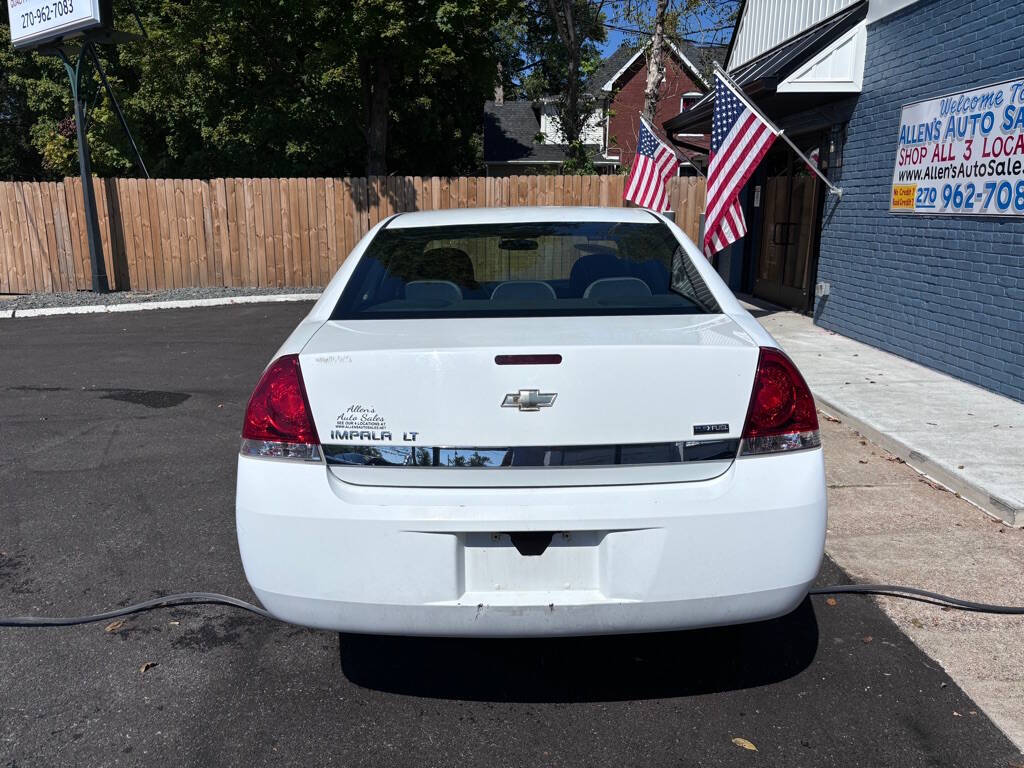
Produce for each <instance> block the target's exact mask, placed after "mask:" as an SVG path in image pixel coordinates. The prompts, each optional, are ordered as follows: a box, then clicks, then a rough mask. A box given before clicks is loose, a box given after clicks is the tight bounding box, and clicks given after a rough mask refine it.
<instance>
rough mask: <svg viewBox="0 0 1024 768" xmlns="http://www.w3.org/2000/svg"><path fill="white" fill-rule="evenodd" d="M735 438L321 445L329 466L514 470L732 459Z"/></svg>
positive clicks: (737, 440)
mask: <svg viewBox="0 0 1024 768" xmlns="http://www.w3.org/2000/svg"><path fill="white" fill-rule="evenodd" d="M739 446H740V441H739V439H738V438H736V439H726V440H721V439H719V440H684V441H680V442H676V443H627V444H623V445H565V446H514V447H509V448H455V447H448V446H444V447H442V446H419V445H417V446H413V445H329V444H325V445H323V446H322V448H323V454H324V459H325V460H326V461H327V463H328V464H332V465H340V466H346V467H416V468H419V469H422V468H430V469H434V468H436V469H517V468H523V467H529V468H538V467H541V468H545V469H547V468H550V469H559V468H572V469H579V468H583V467H607V466H645V465H653V464H662V465H664V464H681V463H691V462H701V461H723V460H730V461H731V460H732V459H735V458H736V455H737V453H738V452H739Z"/></svg>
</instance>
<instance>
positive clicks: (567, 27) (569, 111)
mask: <svg viewBox="0 0 1024 768" xmlns="http://www.w3.org/2000/svg"><path fill="white" fill-rule="evenodd" d="M572 4H573V0H548V7H549V8H550V9H551V15H552V16H553V17H554V19H555V27H556V28H557V29H558V36H559V37H560V38H562V43H564V45H565V49H566V52H567V54H568V56H569V81H568V83H567V90H566V94H565V108H564V110H563V111H562V115H561V120H560V122H561V123H562V124H561V126H559V127H560V128H561V129H562V136H563V138H564V139H565V142H566V144H570V145H571V144H574V143H576V142H578V141H579V140H580V133H582V130H583V121H582V120H580V93H579V76H580V46H579V41H578V40H577V36H576V22H575V20H574V19H573V7H572Z"/></svg>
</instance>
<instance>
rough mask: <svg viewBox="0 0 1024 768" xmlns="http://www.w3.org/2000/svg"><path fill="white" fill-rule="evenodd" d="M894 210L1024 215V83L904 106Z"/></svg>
mask: <svg viewBox="0 0 1024 768" xmlns="http://www.w3.org/2000/svg"><path fill="white" fill-rule="evenodd" d="M889 210H890V211H893V212H895V213H933V214H934V213H939V214H955V215H971V214H973V215H979V214H980V215H995V216H1024V78H1018V79H1016V80H1009V81H1007V82H1005V83H998V84H996V85H988V86H985V87H983V88H976V89H974V90H971V91H963V92H961V93H954V94H951V95H948V96H942V97H940V98H937V99H929V100H928V101H919V102H917V103H915V104H907V105H905V106H904V107H903V112H902V114H901V116H900V131H899V144H898V147H897V151H896V167H895V169H894V170H893V175H892V190H891V194H890V197H889Z"/></svg>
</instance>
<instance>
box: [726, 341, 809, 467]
mask: <svg viewBox="0 0 1024 768" xmlns="http://www.w3.org/2000/svg"><path fill="white" fill-rule="evenodd" d="M819 445H821V437H820V435H819V433H818V413H817V411H816V410H815V407H814V397H813V396H812V395H811V390H810V388H809V387H808V386H807V382H805V381H804V377H803V376H801V375H800V371H798V370H797V369H796V366H795V365H793V361H792V360H790V359H789V358H788V357H786V355H785V354H784V353H783V352H782V351H780V350H778V349H774V348H772V347H761V356H760V357H759V358H758V361H757V373H756V374H755V375H754V389H753V391H752V392H751V393H750V406H749V407H748V408H747V420H746V422H744V424H743V446H742V448H741V449H740V453H742V454H755V453H775V452H776V451H791V450H795V449H800V448H816V447H817V446H819Z"/></svg>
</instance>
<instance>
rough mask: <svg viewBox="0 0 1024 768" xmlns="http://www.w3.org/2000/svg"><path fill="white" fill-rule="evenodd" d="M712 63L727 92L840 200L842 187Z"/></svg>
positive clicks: (716, 63)
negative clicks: (778, 138) (755, 116)
mask: <svg viewBox="0 0 1024 768" xmlns="http://www.w3.org/2000/svg"><path fill="white" fill-rule="evenodd" d="M712 63H713V64H714V67H715V74H717V75H718V76H719V77H721V78H722V80H723V81H724V82H725V84H726V85H727V86H729V90H730V91H732V93H733V95H734V96H735V97H736V98H737V99H739V100H740V101H742V102H743V104H744V105H745V106H746V107H747V109H749V110H750V111H751V112H753V113H754V114H755V115H757V116H758V117H760V118H761V119H762V120H764V121H765V122H766V123H767V124H768V127H769V128H771V129H772V130H773V131H775V135H776V136H781V137H782V140H783V141H785V142H786V143H787V144H789V146H790V148H791V149H792V150H793V151H794V152H796V154H797V156H799V158H800V159H801V160H803V161H804V163H806V164H807V167H808V168H810V169H811V170H812V171H814V173H815V174H816V175H817V176H818V178H819V179H821V180H822V181H823V182H824V183H825V186H826V187H828V191H829V192H831V193H832V194H833V195H835V196H836V197H838V198H842V196H843V189H842V187H837V186H836V185H835V184H833V183H832V182H831V181H829V180H828V177H827V176H825V174H823V173H822V172H821V170H820V169H819V168H818V167H817V165H815V164H814V163H812V162H811V160H810V158H808V157H807V155H805V154H804V153H803V152H801V151H800V148H799V147H798V146H797V145H796V144H794V143H793V142H792V140H791V139H790V138H789V136H787V135H786V132H785V131H784V130H782V129H781V128H779V126H777V125H776V124H775V123H774V122H773V121H771V120H769V119H768V116H767V115H765V114H764V112H762V111H761V110H760V109H758V108H757V107H755V106H754V105H753V104H752V103H750V101H748V100H747V98H746V94H745V93H743V89H742V88H741V87H740V86H739V85H737V84H736V82H735V81H734V80H733V79H732V78H731V77H729V74H728V73H727V72H726V71H725V70H724V69H723V68H722V65H721V64H719V63H718V62H717V61H714V62H712Z"/></svg>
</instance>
